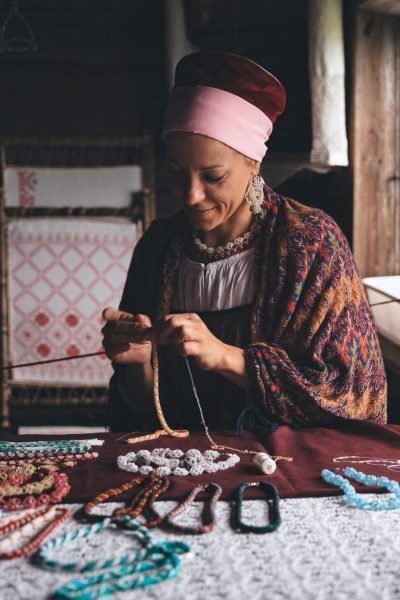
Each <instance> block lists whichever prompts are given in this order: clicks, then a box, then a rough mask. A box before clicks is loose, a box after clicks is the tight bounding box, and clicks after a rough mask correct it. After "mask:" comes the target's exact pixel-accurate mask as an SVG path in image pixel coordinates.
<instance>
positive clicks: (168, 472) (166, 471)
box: [155, 467, 171, 476]
mask: <svg viewBox="0 0 400 600" xmlns="http://www.w3.org/2000/svg"><path fill="white" fill-rule="evenodd" d="M155 472H156V473H157V475H161V476H168V475H171V469H170V468H169V467H158V468H157V469H156V470H155Z"/></svg>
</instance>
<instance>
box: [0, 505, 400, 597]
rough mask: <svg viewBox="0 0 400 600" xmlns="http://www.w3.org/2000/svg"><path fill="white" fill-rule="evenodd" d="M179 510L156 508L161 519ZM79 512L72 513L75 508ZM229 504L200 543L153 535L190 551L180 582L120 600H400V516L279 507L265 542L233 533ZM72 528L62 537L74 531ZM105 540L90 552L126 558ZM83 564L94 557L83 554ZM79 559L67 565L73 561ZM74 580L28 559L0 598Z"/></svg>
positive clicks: (1, 569) (5, 578) (1, 572)
mask: <svg viewBox="0 0 400 600" xmlns="http://www.w3.org/2000/svg"><path fill="white" fill-rule="evenodd" d="M172 505H174V502H159V503H157V508H158V509H159V510H160V512H161V513H162V514H163V513H164V512H166V511H167V509H170V508H171V507H172ZM78 506H79V505H76V504H75V505H72V506H71V505H70V507H71V508H74V509H76V508H78ZM263 509H264V503H263V502H262V501H261V500H255V501H249V502H248V503H246V510H245V514H246V518H248V519H249V520H250V519H254V520H256V515H257V514H258V515H259V516H260V518H263V517H264V516H265V515H264V510H263ZM194 511H196V508H194V509H193V511H192V516H193V512H194ZM229 512H230V507H229V503H227V502H223V503H220V504H219V505H218V507H217V520H218V526H217V529H216V530H215V531H214V532H212V533H210V534H208V535H203V536H197V537H196V536H178V535H174V534H170V533H168V534H165V533H163V532H161V531H158V530H156V531H154V537H155V538H157V539H158V540H161V539H165V538H166V537H167V538H168V539H171V540H172V539H182V538H183V537H184V539H185V541H187V542H188V543H189V545H190V546H191V553H192V554H193V557H192V558H191V559H186V558H185V559H183V563H182V568H181V572H180V574H179V576H178V577H177V578H176V579H175V580H171V581H166V582H163V583H161V584H159V585H157V586H155V587H153V588H148V589H147V590H136V591H129V592H124V593H118V594H116V595H114V596H113V598H115V599H116V600H142V599H143V600H144V599H146V600H147V599H153V600H204V598H208V599H209V600H223V599H224V600H225V599H229V600H242V599H243V598H251V599H252V600H266V599H267V598H268V599H269V598H275V599H277V598H278V599H279V600H349V599H351V600H376V598H380V599H383V600H395V599H398V598H399V579H398V570H399V567H398V560H397V557H398V556H399V550H400V511H382V512H379V513H371V512H369V511H361V510H357V509H351V508H348V507H345V506H344V505H343V502H342V499H341V498H339V497H322V498H294V499H286V500H283V501H282V502H281V515H282V525H281V527H280V528H279V529H278V530H277V531H276V532H274V533H271V534H267V535H257V534H239V533H235V532H234V531H232V530H231V529H230V528H229V526H228V517H229ZM75 527H76V524H75V523H73V522H71V521H69V522H67V523H66V524H65V526H64V527H63V528H60V529H59V530H58V531H57V533H61V532H64V531H66V530H68V529H74V528H75ZM122 537H123V536H120V537H119V540H120V541H119V545H118V546H117V545H116V544H115V536H114V535H113V534H112V533H111V532H104V533H102V534H99V535H98V536H95V538H93V542H91V544H90V546H91V548H92V552H93V553H95V554H96V550H97V556H98V555H99V553H101V554H102V555H103V556H104V548H110V547H112V548H113V551H114V552H115V551H117V549H118V551H120V552H122V551H123V549H124V548H126V545H127V543H126V540H122ZM83 548H84V551H82V552H81V556H86V557H87V558H89V557H90V556H93V554H91V553H90V552H89V550H88V547H87V546H83ZM76 556H77V554H76V547H75V553H74V554H72V552H71V554H70V555H69V556H68V555H67V554H65V555H64V557H65V558H66V559H67V558H68V557H70V558H71V559H72V558H73V557H74V558H76ZM69 579H71V576H70V575H65V574H54V573H51V572H47V571H45V570H44V569H42V568H40V567H36V566H33V565H31V564H30V563H29V562H28V561H27V560H26V559H17V560H13V561H7V562H3V563H0V598H2V599H3V598H4V600H6V599H12V600H28V599H29V600H43V599H45V598H49V597H50V593H51V592H53V591H54V590H55V589H56V588H57V587H59V586H60V585H63V584H64V583H66V582H67V581H69Z"/></svg>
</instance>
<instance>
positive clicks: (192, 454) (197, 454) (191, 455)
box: [185, 448, 202, 458]
mask: <svg viewBox="0 0 400 600" xmlns="http://www.w3.org/2000/svg"><path fill="white" fill-rule="evenodd" d="M201 456H202V454H201V452H200V450H197V448H191V449H190V450H188V451H187V452H186V454H185V458H199V457H201Z"/></svg>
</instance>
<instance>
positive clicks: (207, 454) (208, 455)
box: [203, 450, 219, 460]
mask: <svg viewBox="0 0 400 600" xmlns="http://www.w3.org/2000/svg"><path fill="white" fill-rule="evenodd" d="M203 456H204V458H207V459H209V460H215V459H216V458H218V456H219V452H217V450H206V451H205V452H204V454H203Z"/></svg>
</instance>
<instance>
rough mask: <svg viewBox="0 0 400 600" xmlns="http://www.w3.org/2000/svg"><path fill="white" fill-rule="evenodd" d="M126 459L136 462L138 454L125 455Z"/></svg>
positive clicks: (129, 453)
mask: <svg viewBox="0 0 400 600" xmlns="http://www.w3.org/2000/svg"><path fill="white" fill-rule="evenodd" d="M125 458H126V460H135V458H136V452H128V454H125Z"/></svg>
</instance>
